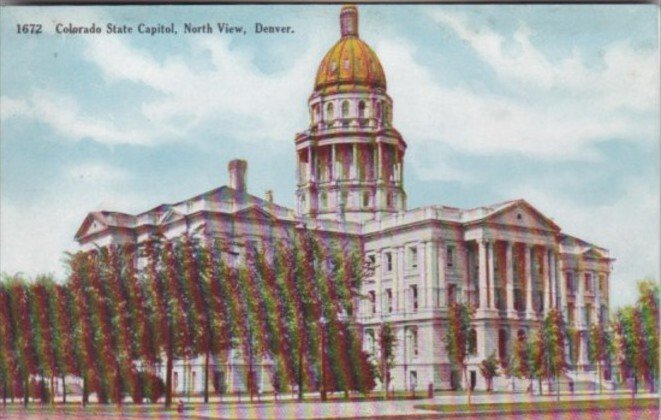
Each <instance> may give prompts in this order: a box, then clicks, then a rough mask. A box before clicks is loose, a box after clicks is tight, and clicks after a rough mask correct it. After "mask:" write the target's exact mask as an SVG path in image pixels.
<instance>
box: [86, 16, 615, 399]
mask: <svg viewBox="0 0 661 420" xmlns="http://www.w3.org/2000/svg"><path fill="white" fill-rule="evenodd" d="M358 23H359V20H358V10H357V8H356V7H355V6H344V7H343V8H342V10H341V12H340V35H341V37H340V40H339V41H338V42H337V43H336V44H335V45H334V46H333V47H332V48H331V49H330V50H329V51H328V53H327V54H326V55H325V56H324V58H323V59H322V61H321V63H320V65H319V68H318V70H317V75H316V79H315V84H314V88H313V92H312V94H311V95H310V98H309V100H308V105H309V112H310V125H309V127H308V128H307V129H306V130H305V131H303V132H301V133H299V134H297V135H296V136H295V153H296V157H297V168H296V176H297V189H296V209H288V208H286V207H283V206H279V205H277V204H275V203H274V202H273V193H272V192H270V191H269V192H267V193H266V196H265V198H264V199H262V198H259V197H256V196H254V195H251V194H249V193H248V192H247V182H246V179H247V178H246V172H247V163H246V162H245V161H241V160H235V161H232V162H230V164H229V180H230V181H229V186H223V187H220V188H218V189H215V190H212V191H209V192H207V193H204V194H201V195H198V196H195V197H193V198H191V199H188V200H184V201H182V202H178V203H174V204H163V205H160V206H158V207H156V208H154V209H151V210H149V211H146V212H144V213H141V214H138V215H129V214H124V213H117V212H107V211H100V212H92V213H90V214H89V215H88V216H87V217H86V219H85V220H84V222H83V224H82V226H81V227H80V229H79V231H78V233H77V234H76V237H75V238H76V240H77V241H78V242H79V244H80V247H81V249H82V250H89V249H93V248H94V247H96V246H107V245H110V244H113V243H133V244H137V245H140V244H141V243H144V242H145V241H147V240H149V239H150V238H152V237H153V236H154V235H160V236H162V237H165V238H167V239H172V238H175V237H178V236H181V235H183V234H189V235H193V236H196V235H197V236H199V237H202V238H216V239H221V240H223V241H224V242H225V243H226V253H227V255H228V256H229V258H234V259H235V261H239V260H240V259H241V256H242V250H243V249H244V248H245V246H246V244H247V243H249V242H251V241H255V242H270V241H275V240H279V239H286V238H287V237H290V235H291V234H292V233H293V232H294V231H295V230H297V229H301V226H304V228H305V229H308V231H309V232H313V233H314V234H316V235H322V236H323V235H340V236H343V237H346V238H353V239H356V240H360V242H361V243H362V244H363V246H364V252H365V255H366V257H367V258H368V259H369V260H370V262H371V263H372V264H373V266H374V268H375V270H374V273H373V275H372V276H371V277H369V278H367V279H366V281H365V282H364V284H363V290H362V295H363V296H364V297H365V298H364V299H362V300H360V302H358V304H357V305H358V307H357V308H356V309H357V310H356V311H355V314H356V315H355V317H356V319H355V320H356V322H357V323H358V324H359V325H360V326H361V327H362V331H363V336H364V348H365V350H367V351H369V352H372V353H373V354H375V355H377V354H378V348H377V345H376V337H377V334H378V329H379V328H380V326H381V325H382V324H383V323H384V322H386V321H388V322H392V323H393V325H394V327H395V331H396V334H397V337H398V346H397V350H396V363H397V366H396V368H395V370H394V372H393V387H394V388H395V389H400V390H410V389H412V388H415V387H417V388H418V389H421V388H423V387H424V388H426V387H427V386H428V384H432V386H433V387H434V388H435V389H451V388H457V387H466V386H471V387H475V388H477V389H484V388H485V386H486V383H485V381H484V378H482V377H481V375H480V374H479V370H478V367H477V365H478V364H479V362H480V361H482V360H483V359H485V358H486V357H488V356H489V355H490V354H492V353H494V354H496V355H497V356H498V357H499V358H500V359H501V360H502V361H503V362H504V363H506V362H507V360H508V358H509V355H510V353H511V350H512V346H513V343H514V341H515V339H516V338H518V337H523V336H528V335H530V334H531V332H532V331H533V330H534V329H535V328H536V327H538V326H539V325H540V322H541V320H542V319H543V317H544V316H545V314H547V313H548V311H549V310H550V309H551V308H558V309H559V310H561V311H562V313H563V315H564V317H565V320H566V321H567V322H568V323H569V325H571V326H573V327H574V328H575V329H576V330H577V331H578V337H579V340H578V342H577V343H574V344H573V345H571V346H568V347H569V348H568V353H571V355H572V357H573V358H575V360H576V363H575V364H574V365H573V366H572V371H571V372H570V377H572V378H573V379H581V378H583V379H586V380H596V377H595V376H594V375H595V374H594V372H593V368H592V366H591V365H590V363H589V361H588V358H587V345H588V344H587V339H588V336H587V330H588V327H589V325H590V323H598V322H605V321H606V320H607V316H608V307H609V279H610V272H611V265H612V261H613V260H612V259H611V258H610V256H609V253H608V251H607V250H606V249H604V248H601V247H598V246H596V245H593V244H590V243H588V242H586V241H583V240H581V239H578V238H575V237H573V236H570V235H567V234H565V233H563V232H562V230H561V228H560V227H559V226H558V225H556V224H555V223H554V222H553V221H552V220H551V219H550V218H548V217H547V216H545V215H543V214H542V213H540V212H539V211H538V210H537V209H535V208H534V207H533V206H532V205H530V204H529V203H528V202H526V201H525V200H522V199H519V200H512V201H506V202H502V203H498V204H493V205H487V206H483V207H478V208H473V209H459V208H454V207H447V206H442V205H437V206H427V207H421V208H415V209H411V210H409V209H407V199H406V192H405V189H404V157H405V152H406V148H407V144H406V142H405V141H404V139H403V138H402V136H401V134H400V133H399V132H398V131H397V130H396V129H395V127H393V125H392V115H393V112H394V104H393V100H392V98H390V96H388V93H387V83H386V77H385V72H384V70H383V67H382V66H381V63H380V62H379V59H378V57H377V56H376V54H375V53H374V51H373V50H372V49H371V48H370V47H369V46H368V45H367V44H366V43H365V42H364V41H363V40H362V39H361V38H360V36H359V25H358ZM452 302H470V303H472V304H473V305H474V306H475V308H476V315H475V321H474V328H473V332H472V334H474V336H473V338H472V341H473V344H474V351H473V354H471V356H470V358H469V369H468V371H469V375H468V383H464V382H465V381H464V378H462V377H461V375H459V372H458V370H457V367H456V366H453V365H452V363H450V360H449V359H448V357H447V354H446V351H445V348H444V345H443V339H442V337H443V334H444V330H445V326H446V323H447V309H448V306H449V304H450V303H452ZM574 356H575V357H574ZM244 361H245V358H243V357H241V355H239V354H238V353H236V352H230V353H228V354H226V355H222V356H221V355H217V357H216V361H215V363H214V375H213V377H214V380H215V381H218V382H219V383H222V385H221V386H222V387H223V388H224V389H227V390H228V391H230V392H236V391H241V390H243V389H245V381H244V379H242V378H245V374H246V366H245V362H244ZM201 366H203V365H202V364H201V363H200V362H199V361H196V360H187V361H179V362H178V363H177V364H176V365H175V372H176V377H177V380H175V386H177V390H178V391H180V392H183V393H185V392H193V393H197V392H201V390H202V382H201V381H202V379H201V378H202V377H203V372H202V370H201V369H200V367H201ZM268 366H269V363H268V361H260V362H259V371H260V372H261V373H259V378H262V380H260V383H262V385H261V388H262V390H264V391H268V390H269V389H270V381H267V380H265V379H264V378H266V377H267V376H268V372H269V367H268ZM608 375H609V373H608V372H606V379H608ZM180 378H181V379H180ZM512 385H515V384H514V383H513V381H510V380H509V379H508V378H502V379H501V380H500V381H496V383H495V386H496V387H497V388H506V387H510V386H512ZM179 386H181V388H179Z"/></svg>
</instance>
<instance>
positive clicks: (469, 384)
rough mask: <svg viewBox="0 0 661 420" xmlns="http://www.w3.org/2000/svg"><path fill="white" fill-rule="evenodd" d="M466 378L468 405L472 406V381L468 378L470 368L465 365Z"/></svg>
mask: <svg viewBox="0 0 661 420" xmlns="http://www.w3.org/2000/svg"><path fill="white" fill-rule="evenodd" d="M464 380H465V381H466V391H468V406H469V407H470V406H471V383H470V381H469V380H468V368H467V367H466V366H464Z"/></svg>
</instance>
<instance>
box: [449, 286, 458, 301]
mask: <svg viewBox="0 0 661 420" xmlns="http://www.w3.org/2000/svg"><path fill="white" fill-rule="evenodd" d="M456 302H457V285H456V284H450V285H448V305H450V304H452V303H456Z"/></svg>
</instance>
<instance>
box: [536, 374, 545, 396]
mask: <svg viewBox="0 0 661 420" xmlns="http://www.w3.org/2000/svg"><path fill="white" fill-rule="evenodd" d="M537 384H538V385H539V395H544V390H543V389H542V377H541V375H540V376H539V377H538V378H537Z"/></svg>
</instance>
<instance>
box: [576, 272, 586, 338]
mask: <svg viewBox="0 0 661 420" xmlns="http://www.w3.org/2000/svg"><path fill="white" fill-rule="evenodd" d="M584 275H585V272H584V271H577V272H576V276H577V281H578V294H577V295H576V310H577V311H578V316H577V317H576V319H577V320H578V326H579V328H580V329H583V328H585V326H586V325H585V322H583V314H584V313H585V282H584V281H583V276H584Z"/></svg>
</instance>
